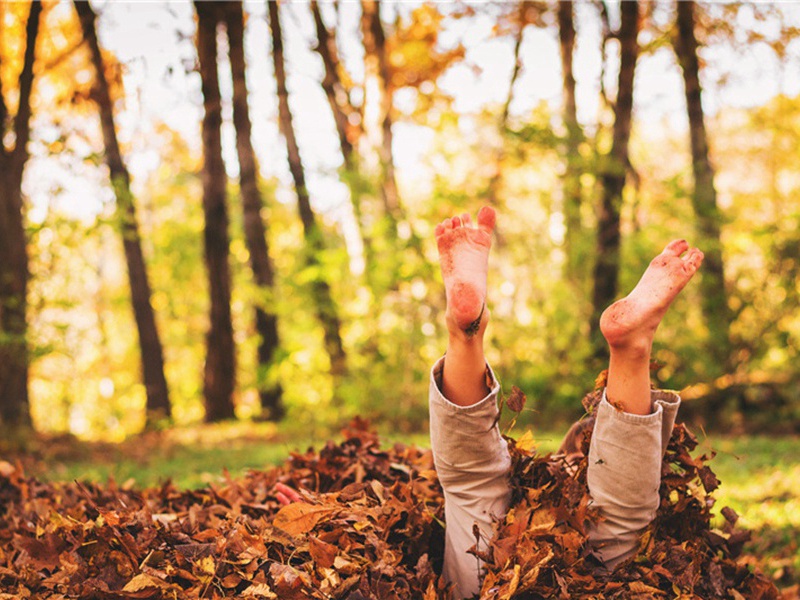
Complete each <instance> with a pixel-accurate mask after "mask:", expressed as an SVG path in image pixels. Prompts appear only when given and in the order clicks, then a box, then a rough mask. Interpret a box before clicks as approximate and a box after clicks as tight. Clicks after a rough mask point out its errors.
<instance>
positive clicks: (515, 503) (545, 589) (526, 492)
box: [475, 391, 779, 600]
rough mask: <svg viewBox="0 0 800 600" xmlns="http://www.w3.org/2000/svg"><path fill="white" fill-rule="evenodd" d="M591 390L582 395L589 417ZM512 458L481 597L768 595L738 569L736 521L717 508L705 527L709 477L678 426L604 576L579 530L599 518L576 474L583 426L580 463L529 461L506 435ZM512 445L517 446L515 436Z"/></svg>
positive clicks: (486, 555) (743, 537) (746, 535)
mask: <svg viewBox="0 0 800 600" xmlns="http://www.w3.org/2000/svg"><path fill="white" fill-rule="evenodd" d="M601 397H602V395H601V392H600V391H595V392H593V393H591V394H588V395H587V396H586V398H584V401H583V402H584V407H585V408H586V410H587V413H588V414H589V415H591V414H593V412H594V409H595V408H596V406H597V404H598V403H599V401H600V399H601ZM507 439H508V441H509V446H510V448H511V456H512V461H513V465H512V473H513V477H512V480H511V481H512V487H513V497H512V503H511V504H512V508H511V509H510V510H509V512H508V515H507V516H506V518H505V519H504V521H503V522H501V523H500V524H499V525H498V528H497V532H496V535H495V537H494V539H493V540H492V541H491V542H490V544H489V549H488V550H487V551H485V552H477V551H475V554H476V555H478V556H480V557H481V558H482V559H484V560H485V561H486V563H487V567H488V572H487V575H486V577H485V579H484V583H483V587H482V589H481V594H480V598H481V599H486V600H489V599H497V600H500V599H508V598H520V599H522V598H620V599H621V598H733V599H734V600H739V599H743V598H747V599H748V600H751V599H754V600H758V599H772V598H778V597H779V592H778V590H777V589H776V587H775V586H774V584H773V583H772V582H771V581H769V580H768V579H767V578H766V577H764V576H763V575H762V574H760V573H757V572H755V573H754V572H752V571H751V570H750V569H749V568H748V567H747V566H746V565H743V564H739V563H737V561H736V558H737V557H738V556H739V555H740V553H741V551H742V547H743V546H744V544H745V542H747V541H748V540H749V539H750V532H748V531H744V530H741V529H736V527H735V525H736V521H737V520H738V516H737V515H736V513H735V512H734V511H733V510H732V509H730V508H727V507H726V508H723V509H722V511H721V514H722V515H723V517H724V519H725V523H724V525H723V527H722V529H715V528H713V527H712V515H711V509H712V507H713V506H714V499H713V497H712V496H711V493H712V492H713V491H714V490H715V489H717V487H719V483H720V482H719V480H718V479H717V478H716V476H715V475H714V473H713V471H712V470H711V468H710V467H709V466H708V465H707V464H706V462H707V461H709V460H710V459H711V458H713V455H711V456H709V455H701V456H699V457H696V458H695V457H692V455H691V452H692V451H693V450H694V449H695V448H696V447H697V445H698V444H697V439H696V438H695V437H694V436H693V435H692V434H691V433H690V432H689V430H688V429H687V428H686V427H685V426H684V425H683V424H681V423H679V424H677V425H676V426H675V428H674V430H673V433H672V437H671V438H670V442H669V446H668V448H667V452H666V454H665V457H664V460H663V462H662V483H661V488H660V496H661V503H660V506H659V509H658V514H657V517H656V519H655V520H654V522H653V523H652V524H651V525H650V526H649V527H648V528H647V529H646V530H645V531H644V533H643V535H642V537H641V539H640V546H639V551H638V553H637V554H636V556H634V557H633V558H632V559H630V560H629V561H627V562H626V563H624V564H622V565H620V566H618V567H617V568H616V569H615V570H614V571H613V572H608V571H606V570H605V569H604V568H602V566H601V565H600V564H599V562H598V561H597V560H596V559H595V558H594V557H593V556H592V554H591V549H590V548H589V547H588V545H587V544H586V526H587V524H588V523H591V522H592V521H596V520H597V519H599V518H601V517H600V515H599V514H597V512H596V511H593V510H592V508H591V505H590V497H589V491H588V487H587V484H586V471H587V467H588V461H587V458H586V456H588V452H589V442H590V441H591V427H588V428H587V429H586V432H585V435H584V437H583V440H582V448H581V450H582V453H583V455H584V457H583V459H582V460H580V461H579V462H577V463H571V464H570V463H568V462H567V457H564V456H559V455H556V456H546V457H542V456H538V455H537V454H536V453H534V452H531V451H530V450H528V449H527V448H526V447H525V444H518V443H517V442H516V441H515V440H513V439H511V438H507ZM520 441H522V440H520Z"/></svg>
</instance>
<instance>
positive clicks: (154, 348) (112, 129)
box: [74, 0, 172, 426]
mask: <svg viewBox="0 0 800 600" xmlns="http://www.w3.org/2000/svg"><path fill="white" fill-rule="evenodd" d="M74 4H75V9H76V11H77V13H78V16H79V17H80V22H81V28H82V29H83V37H84V40H85V41H86V43H87V45H88V46H89V52H90V56H91V61H92V66H93V67H94V70H95V74H96V79H95V86H94V90H93V96H94V99H95V101H96V102H97V106H98V109H99V111H100V123H101V127H102V132H103V143H104V145H105V161H106V164H107V165H108V170H109V175H110V177H111V185H112V187H113V189H114V196H115V198H116V202H117V204H116V219H117V223H118V227H119V230H120V233H121V235H122V245H123V248H124V251H125V262H126V265H127V268H128V282H129V284H130V288H131V301H132V304H133V313H134V318H135V321H136V329H137V333H138V335H139V346H140V349H141V356H142V374H143V379H144V385H145V390H146V393H147V405H146V411H147V420H146V421H147V425H148V426H152V425H155V423H156V422H157V421H158V420H160V419H163V418H166V417H170V416H171V412H172V411H171V406H170V401H169V391H168V389H167V380H166V378H165V377H164V352H163V349H162V346H161V339H160V338H159V335H158V328H157V326H156V319H155V314H154V312H153V306H152V304H151V303H150V297H151V288H150V281H149V279H148V276H147V266H146V264H145V260H144V254H143V253H142V243H141V239H140V236H139V223H138V220H137V218H136V203H135V200H134V196H133V193H132V192H131V185H130V175H129V173H128V170H127V168H126V167H125V163H124V161H123V159H122V153H121V152H120V149H119V142H118V140H117V131H116V126H115V124H114V107H113V104H112V100H111V93H110V91H109V85H108V80H107V79H106V74H105V65H104V63H103V57H102V53H101V51H100V44H99V42H98V40H97V29H96V26H95V20H96V16H95V13H94V11H93V10H92V7H91V6H90V5H89V3H88V2H83V1H77V0H76V1H75V3H74Z"/></svg>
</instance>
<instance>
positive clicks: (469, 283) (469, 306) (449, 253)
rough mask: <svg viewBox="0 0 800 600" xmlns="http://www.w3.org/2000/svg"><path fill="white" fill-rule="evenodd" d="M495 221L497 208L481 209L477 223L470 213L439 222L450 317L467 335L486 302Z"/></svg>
mask: <svg viewBox="0 0 800 600" xmlns="http://www.w3.org/2000/svg"><path fill="white" fill-rule="evenodd" d="M494 224H495V212H494V209H492V208H490V207H488V206H484V207H483V208H482V209H481V210H480V212H478V226H477V227H473V226H471V224H470V217H469V215H468V214H466V213H465V214H463V215H461V216H460V217H453V218H452V219H445V220H444V221H442V222H441V223H440V224H439V225H437V226H436V243H437V245H438V247H439V264H440V267H441V269H442V277H443V278H444V289H445V293H446V296H447V321H448V325H454V326H455V327H457V328H458V329H460V330H461V331H464V332H466V333H467V334H468V335H472V334H474V333H476V332H477V331H478V329H479V327H480V324H481V318H482V316H483V313H484V309H485V303H486V273H487V270H488V268H489V250H490V249H491V247H492V231H493V230H494Z"/></svg>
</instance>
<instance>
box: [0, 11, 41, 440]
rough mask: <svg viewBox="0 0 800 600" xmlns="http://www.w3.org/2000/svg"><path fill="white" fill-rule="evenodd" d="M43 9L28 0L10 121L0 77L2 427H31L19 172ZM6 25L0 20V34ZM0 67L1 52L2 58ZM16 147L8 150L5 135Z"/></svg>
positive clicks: (27, 132)
mask: <svg viewBox="0 0 800 600" xmlns="http://www.w3.org/2000/svg"><path fill="white" fill-rule="evenodd" d="M41 12H42V5H41V4H40V3H39V2H32V3H31V8H30V12H29V14H28V21H27V24H26V27H25V56H24V58H23V63H22V71H21V72H20V75H19V82H18V89H19V101H18V105H17V114H16V115H15V116H13V117H12V115H10V114H9V110H8V106H7V105H6V102H5V97H4V94H3V86H2V79H0V424H2V425H3V426H5V427H16V426H27V425H30V422H31V417H30V405H29V400H28V344H27V336H28V322H27V316H26V313H27V306H28V297H27V294H28V278H29V272H28V253H27V240H26V236H25V216H24V213H25V207H24V202H23V199H22V174H23V171H24V169H25V163H26V162H27V161H28V158H29V154H28V148H27V146H28V140H29V139H30V118H31V91H32V89H33V77H34V72H33V63H34V57H35V51H36V39H37V37H38V34H39V21H40V15H41ZM4 27H5V23H2V22H0V30H2V28H4ZM0 64H2V54H0ZM9 129H12V130H13V133H14V146H13V147H12V148H8V147H7V146H6V139H7V136H6V133H7V131H8V130H9Z"/></svg>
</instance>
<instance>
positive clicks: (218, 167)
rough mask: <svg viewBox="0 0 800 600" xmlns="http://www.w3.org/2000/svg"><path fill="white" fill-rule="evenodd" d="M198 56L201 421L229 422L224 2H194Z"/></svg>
mask: <svg viewBox="0 0 800 600" xmlns="http://www.w3.org/2000/svg"><path fill="white" fill-rule="evenodd" d="M194 4H195V10H196V11H197V17H198V23H197V55H198V59H199V63H200V78H201V80H202V90H203V111H204V115H203V157H204V166H203V213H204V216H205V231H204V242H205V258H206V268H207V270H208V283H209V294H210V296H211V315H210V327H209V331H208V335H207V337H206V343H207V354H206V364H205V372H204V393H205V399H206V421H207V422H213V421H221V420H223V419H232V418H234V416H235V414H234V407H233V389H234V385H235V379H236V357H235V347H234V342H233V324H232V322H231V274H230V266H229V265H228V253H229V246H230V241H229V239H228V212H227V207H226V198H225V184H226V174H225V164H224V163H223V161H222V141H221V135H220V126H221V125H222V104H221V98H220V91H219V78H218V73H217V39H216V37H217V23H219V22H220V20H221V11H222V10H223V7H224V3H223V2H202V1H196V2H195V3H194Z"/></svg>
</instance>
